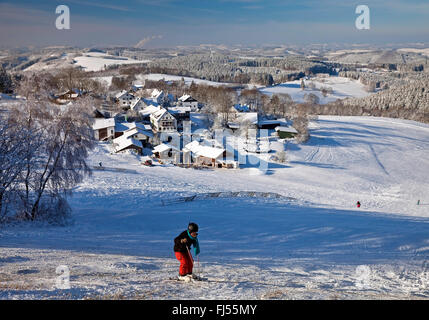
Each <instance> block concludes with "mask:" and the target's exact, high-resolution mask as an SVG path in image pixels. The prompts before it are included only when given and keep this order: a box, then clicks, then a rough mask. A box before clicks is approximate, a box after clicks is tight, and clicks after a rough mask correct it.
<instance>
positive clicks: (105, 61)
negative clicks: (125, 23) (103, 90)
mask: <svg viewBox="0 0 429 320" xmlns="http://www.w3.org/2000/svg"><path fill="white" fill-rule="evenodd" d="M74 60H75V61H76V65H78V66H81V67H83V69H84V70H85V71H100V70H103V69H104V68H105V67H108V66H110V65H116V64H118V65H122V64H136V63H144V62H148V60H141V61H140V60H134V59H130V58H127V57H117V56H110V55H108V54H105V53H101V52H89V53H86V54H85V55H83V56H78V57H75V58H74Z"/></svg>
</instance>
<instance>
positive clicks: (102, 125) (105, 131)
mask: <svg viewBox="0 0 429 320" xmlns="http://www.w3.org/2000/svg"><path fill="white" fill-rule="evenodd" d="M92 130H94V138H95V139H96V140H99V141H106V140H108V139H110V138H112V139H113V138H115V118H108V119H105V118H95V119H94V123H93V125H92Z"/></svg>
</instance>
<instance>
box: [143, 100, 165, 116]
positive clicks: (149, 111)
mask: <svg viewBox="0 0 429 320" xmlns="http://www.w3.org/2000/svg"><path fill="white" fill-rule="evenodd" d="M146 101H147V100H145V99H144V103H146ZM161 109H162V108H161V107H160V106H153V105H146V107H144V108H143V109H142V110H140V111H139V114H140V116H141V117H142V118H143V121H150V116H151V115H152V114H153V113H155V112H157V111H159V110H161Z"/></svg>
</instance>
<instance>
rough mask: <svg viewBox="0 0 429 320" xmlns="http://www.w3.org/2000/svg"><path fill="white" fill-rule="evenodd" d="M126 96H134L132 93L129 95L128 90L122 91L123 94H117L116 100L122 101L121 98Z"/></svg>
mask: <svg viewBox="0 0 429 320" xmlns="http://www.w3.org/2000/svg"><path fill="white" fill-rule="evenodd" d="M124 95H130V96H131V95H132V94H130V93H128V91H127V90H122V91H121V92H119V93H117V94H116V95H115V98H116V99H120V98H121V97H123V96H124Z"/></svg>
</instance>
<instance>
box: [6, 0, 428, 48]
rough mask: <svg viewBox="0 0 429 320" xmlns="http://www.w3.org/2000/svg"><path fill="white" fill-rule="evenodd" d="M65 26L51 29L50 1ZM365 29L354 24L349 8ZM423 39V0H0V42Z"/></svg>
mask: <svg viewBox="0 0 429 320" xmlns="http://www.w3.org/2000/svg"><path fill="white" fill-rule="evenodd" d="M60 4H64V5H67V6H68V7H69V8H70V11H71V30H57V29H56V28H55V20H56V17H57V16H56V14H55V8H56V7H57V6H58V5H60ZM360 4H365V5H368V7H369V8H370V10H371V29H370V30H357V29H356V28H355V20H356V18H357V16H358V15H357V14H355V8H356V6H357V5H360ZM142 39H146V41H144V42H145V46H146V47H168V46H175V45H198V44H207V43H213V44H244V45H249V44H252V45H269V44H308V43H333V42H336V43H344V42H345V43H377V44H380V43H392V42H429V1H428V0H370V1H355V0H343V1H337V0H325V1H321V0H319V1H316V0H300V1H289V0H283V1H279V0H266V1H262V0H186V1H178V0H121V1H112V0H95V1H87V0H64V1H55V0H38V1H29V0H18V1H12V0H10V1H8V0H6V1H3V0H0V46H3V47H4V46H24V45H25V46H27V45H34V46H46V45H77V46H97V45H127V46H130V45H134V44H136V43H138V42H139V41H141V40H142Z"/></svg>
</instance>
